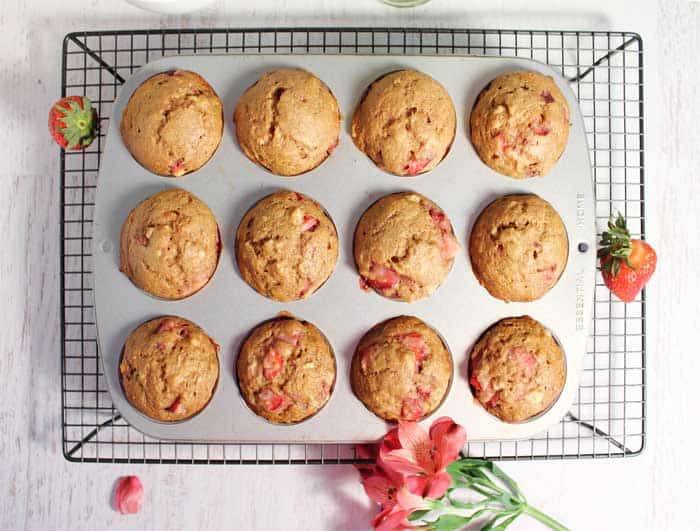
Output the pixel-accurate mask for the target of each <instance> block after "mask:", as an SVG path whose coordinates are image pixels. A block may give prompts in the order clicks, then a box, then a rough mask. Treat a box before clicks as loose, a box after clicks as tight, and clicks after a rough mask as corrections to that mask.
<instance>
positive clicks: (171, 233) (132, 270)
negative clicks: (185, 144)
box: [119, 188, 221, 299]
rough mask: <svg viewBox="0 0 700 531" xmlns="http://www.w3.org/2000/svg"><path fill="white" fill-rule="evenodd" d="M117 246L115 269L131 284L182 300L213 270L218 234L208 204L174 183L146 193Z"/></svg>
mask: <svg viewBox="0 0 700 531" xmlns="http://www.w3.org/2000/svg"><path fill="white" fill-rule="evenodd" d="M119 250H120V253H119V254H120V258H119V260H120V264H119V270H120V271H122V272H123V273H124V274H125V275H126V276H127V277H129V279H131V281H132V282H133V283H134V284H136V286H138V287H139V288H141V289H143V290H144V291H146V292H148V293H150V294H151V295H154V296H156V297H161V298H164V299H182V298H184V297H188V296H190V295H192V294H194V293H196V292H197V291H199V290H200V289H201V288H202V287H204V285H205V284H206V283H207V282H209V279H210V278H211V277H212V276H213V275H214V271H215V270H216V266H217V264H218V262H219V255H220V254H221V238H220V237H219V227H218V225H217V223H216V218H215V217H214V214H213V213H212V211H211V210H209V207H208V206H207V205H205V204H204V203H203V202H202V201H200V200H199V199H198V198H197V197H195V196H194V195H192V194H191V193H189V192H187V191H185V190H180V189H178V188H175V189H171V190H165V191H163V192H159V193H157V194H155V195H152V196H151V197H149V198H147V199H145V200H143V201H142V202H141V203H139V204H138V205H137V206H136V208H134V209H133V210H132V211H131V212H130V213H129V216H128V217H127V218H126V221H124V225H122V231H121V237H120V244H119Z"/></svg>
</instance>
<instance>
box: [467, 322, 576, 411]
mask: <svg viewBox="0 0 700 531" xmlns="http://www.w3.org/2000/svg"><path fill="white" fill-rule="evenodd" d="M469 371H470V376H469V383H470V384H471V387H472V391H473V392H474V393H475V396H476V398H477V400H479V402H481V404H483V406H484V407H485V408H486V410H487V411H489V412H490V413H491V414H493V415H495V416H497V417H498V418H500V419H501V420H504V421H505V422H521V421H523V420H527V419H529V418H531V417H533V416H535V415H538V414H540V413H542V412H543V411H545V410H546V409H548V408H549V406H551V405H552V404H553V403H554V401H555V400H556V399H557V398H558V397H559V394H560V393H561V390H562V389H563V387H564V380H565V375H566V364H565V361H564V355H563V353H562V350H561V348H560V347H559V345H558V344H557V342H556V341H555V340H554V338H553V337H552V334H551V333H550V332H549V331H548V330H547V329H546V328H545V327H544V326H542V325H541V324H540V323H539V322H537V321H535V320H534V319H532V318H531V317H528V316H523V317H512V318H508V319H503V320H502V321H499V322H498V323H496V324H495V325H493V326H492V327H491V328H489V329H488V331H487V332H486V333H485V334H484V335H483V336H482V337H481V339H479V341H478V342H477V344H476V345H475V346H474V348H473V349H472V352H471V357H470V362H469Z"/></svg>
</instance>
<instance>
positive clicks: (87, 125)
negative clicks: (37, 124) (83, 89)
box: [49, 96, 99, 150]
mask: <svg viewBox="0 0 700 531" xmlns="http://www.w3.org/2000/svg"><path fill="white" fill-rule="evenodd" d="M98 123H99V121H98V119H97V111H96V110H95V109H94V108H93V107H92V102H91V101H90V99H89V98H87V97H85V96H67V97H65V98H61V99H60V100H58V101H57V102H56V103H54V104H53V106H52V107H51V110H50V111H49V132H50V133H51V136H52V137H53V139H54V140H55V141H56V143H57V144H58V145H59V146H61V147H62V148H63V149H73V150H75V149H85V148H86V147H88V146H89V145H90V144H92V141H93V140H95V137H96V136H97V127H98Z"/></svg>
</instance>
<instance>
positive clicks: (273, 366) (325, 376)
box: [236, 317, 336, 424]
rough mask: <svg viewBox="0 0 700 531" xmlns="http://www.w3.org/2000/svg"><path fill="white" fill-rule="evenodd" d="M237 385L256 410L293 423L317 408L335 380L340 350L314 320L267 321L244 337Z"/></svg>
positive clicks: (238, 366)
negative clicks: (336, 357) (334, 352)
mask: <svg viewBox="0 0 700 531" xmlns="http://www.w3.org/2000/svg"><path fill="white" fill-rule="evenodd" d="M236 373H237V375H238V387H239V388H240V390H241V394H242V395H243V398H244V399H245V401H246V403H247V404H248V406H249V407H250V409H252V410H253V412H254V413H256V414H257V415H259V416H261V417H263V418H265V419H267V420H269V421H270V422H274V423H278V424H291V423H295V422H301V421H302V420H304V419H306V418H308V417H310V416H312V415H314V414H315V413H317V412H318V411H319V410H320V409H321V408H322V407H323V406H324V405H325V404H326V402H328V399H329V398H330V396H331V392H332V391H333V385H334V384H335V374H336V365H335V356H334V355H333V351H332V349H331V346H330V345H329V344H328V341H327V340H326V338H325V337H324V335H323V334H322V333H321V332H320V331H319V329H318V328H316V327H315V326H314V325H312V324H311V323H308V322H306V321H301V320H298V319H293V318H289V317H284V318H278V319H274V320H272V321H267V322H265V323H263V324H261V325H260V326H258V327H256V328H255V329H254V330H253V331H252V332H251V333H250V335H249V336H248V338H247V339H246V340H245V341H244V343H243V345H242V346H241V349H240V352H239V354H238V360H237V361H236Z"/></svg>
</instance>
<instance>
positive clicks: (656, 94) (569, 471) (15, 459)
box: [0, 0, 700, 531]
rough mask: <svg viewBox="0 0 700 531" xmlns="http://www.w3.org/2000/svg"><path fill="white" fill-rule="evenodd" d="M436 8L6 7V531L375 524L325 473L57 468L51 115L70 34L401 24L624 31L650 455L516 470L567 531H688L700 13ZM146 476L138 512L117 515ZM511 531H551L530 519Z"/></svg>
mask: <svg viewBox="0 0 700 531" xmlns="http://www.w3.org/2000/svg"><path fill="white" fill-rule="evenodd" d="M555 5H557V3H555V2H551V0H529V1H525V0H518V1H510V2H509V1H506V0H495V1H492V2H490V3H489V4H488V6H485V5H484V4H483V2H477V1H475V0H474V1H471V0H433V1H432V2H430V3H429V4H427V5H426V6H423V7H421V8H419V9H415V10H403V11H398V10H394V9H392V8H388V7H385V6H383V5H380V4H379V3H378V2H377V1H376V0H357V1H353V0H336V1H332V0H326V1H322V0H294V1H292V0H289V1H284V2H280V1H275V0H259V1H257V2H240V1H237V0H229V1H224V0H219V1H218V2H215V3H214V4H213V6H212V8H210V9H207V10H205V11H204V12H202V13H200V14H196V15H190V16H178V17H167V16H159V15H154V14H148V13H144V12H141V11H139V10H136V9H134V8H132V7H130V6H127V5H126V4H124V3H123V2H118V1H113V2H99V1H98V0H92V1H85V0H80V1H79V0H63V1H62V2H60V3H56V2H50V1H49V0H36V1H35V2H32V3H29V2H24V1H22V0H5V1H4V2H3V5H2V10H0V27H2V28H3V31H2V32H0V49H1V50H2V52H3V53H2V58H1V59H0V123H2V124H3V127H2V128H0V146H2V147H1V148H0V149H1V150H2V154H3V158H2V160H3V161H4V163H3V165H2V167H1V169H0V234H2V241H3V245H2V246H1V247H0V316H1V317H2V323H3V326H2V327H0V389H2V391H1V393H2V394H1V395H0V396H2V399H3V404H2V407H0V487H1V488H2V489H3V490H2V493H1V495H0V528H2V529H42V530H43V529H52V530H53V529H56V530H58V529H70V530H74V529H105V528H111V527H117V526H118V527H119V528H120V529H168V530H180V529H181V530H188V531H189V530H194V529H209V530H211V529H224V528H228V529H239V528H245V529H260V530H297V529H298V530H316V529H319V530H322V529H334V530H335V529H338V530H356V529H367V528H368V522H369V521H370V519H371V516H372V515H373V514H374V511H375V509H374V508H373V507H372V506H371V504H370V503H369V501H368V500H367V499H366V497H365V496H364V493H363V492H362V489H361V487H360V485H359V484H358V482H357V475H356V473H355V471H354V470H353V469H352V468H351V467H348V466H330V467H316V466H306V467H292V466H277V467H235V466H231V467H207V466H121V465H120V466H117V465H114V466H112V465H93V464H87V465H77V464H71V463H67V462H66V461H65V460H64V459H63V457H62V456H61V451H60V382H59V376H58V375H59V353H60V345H59V338H60V336H59V314H58V307H59V300H58V297H59V283H58V281H59V279H58V267H59V250H58V244H59V241H58V238H59V232H58V230H59V227H58V219H59V218H58V214H59V213H58V199H59V189H58V151H57V149H55V148H54V146H53V145H52V144H51V141H50V139H49V136H48V135H47V134H46V126H45V124H46V113H47V110H48V108H49V105H50V104H51V102H52V101H53V100H54V99H56V98H57V97H58V95H59V73H60V46H61V39H62V37H63V35H64V34H65V33H66V32H68V31H73V30H79V29H110V28H129V27H134V28H135V27H140V28H143V27H178V26H194V27H206V26H232V27H235V26H273V25H276V26H290V25H306V24H310V25H343V24H354V25H391V26H438V27H440V26H442V27H450V26H453V27H460V26H462V27H504V28H528V27H537V28H556V29H560V28H562V27H563V28H576V29H625V30H635V31H638V32H639V33H641V34H642V36H643V38H644V48H645V65H646V66H645V98H646V105H645V110H646V115H647V119H646V136H645V145H646V164H647V183H648V184H647V187H646V190H645V193H646V215H647V237H648V239H649V240H650V241H652V242H653V243H655V244H656V247H657V249H658V251H659V255H660V263H659V270H658V273H657V274H656V277H655V278H654V279H653V280H652V283H651V285H650V286H649V289H648V311H649V314H648V315H649V320H648V366H649V370H648V380H649V393H648V394H649V411H648V415H649V422H648V432H649V439H648V447H647V449H646V451H645V453H644V454H643V455H642V456H641V457H638V458H633V459H629V460H613V461H611V460H596V461H582V462H574V461H567V462H547V463H544V462H537V463H507V464H505V465H504V467H505V468H506V470H507V471H508V472H510V473H512V474H513V475H514V476H515V477H516V478H517V479H518V480H519V481H520V483H521V485H522V487H523V489H524V490H525V492H526V493H527V494H528V496H529V499H530V500H531V501H532V502H533V503H534V504H535V505H537V506H539V507H541V508H542V509H544V510H545V511H547V512H551V513H552V514H553V515H555V516H556V517H558V518H560V519H561V520H562V521H563V522H565V523H567V524H568V525H569V526H570V527H571V528H572V529H653V530H665V529H673V530H679V529H693V528H697V519H696V518H695V512H696V511H695V505H696V504H697V502H696V495H695V494H696V493H697V485H696V481H695V479H696V477H697V475H698V471H699V470H698V469H699V467H698V454H697V450H696V446H697V444H696V441H697V434H698V428H697V420H696V419H695V415H694V414H695V412H696V411H697V406H698V404H699V403H700V400H699V399H700V391H699V390H698V389H699V387H700V386H698V385H697V384H696V383H695V381H694V380H695V379H696V375H697V374H698V372H699V371H700V362H699V361H698V360H700V355H698V352H697V339H696V330H697V328H698V323H700V318H698V310H697V299H698V296H699V295H700V283H699V280H698V263H699V262H700V249H699V246H698V241H700V239H699V238H698V235H697V230H698V226H699V225H700V219H699V218H700V215H699V214H698V210H699V209H698V208H697V205H696V202H697V199H696V198H697V197H700V185H699V183H700V179H699V178H698V176H697V174H696V173H697V171H696V169H697V168H698V167H699V166H700V160H699V158H700V156H699V155H698V149H697V146H698V141H699V140H700V139H699V138H698V125H697V124H698V119H699V118H700V113H698V104H697V99H698V86H699V82H700V79H699V75H698V63H697V58H698V56H699V55H700V47H699V41H698V21H699V15H698V3H697V2H689V1H681V0H676V1H671V0H659V1H658V2H657V3H653V2H646V3H641V4H640V3H639V2H632V1H627V2H616V3H612V2H605V1H602V0H596V1H589V2H586V3H585V4H576V5H573V3H571V5H569V6H568V7H561V8H559V7H553V6H555ZM127 473H128V474H138V475H139V476H141V478H142V480H143V483H144V486H145V489H146V500H145V506H144V509H143V511H142V512H141V513H140V514H139V515H136V516H129V517H124V516H121V515H119V514H118V513H116V512H114V511H113V510H112V509H111V507H110V504H109V500H110V496H111V491H112V488H113V486H114V481H115V480H116V479H117V478H118V477H119V476H120V475H122V474H127ZM515 528H516V529H539V527H538V526H537V525H536V524H534V523H532V522H528V521H526V520H524V521H523V522H522V523H520V524H519V525H517V526H515Z"/></svg>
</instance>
